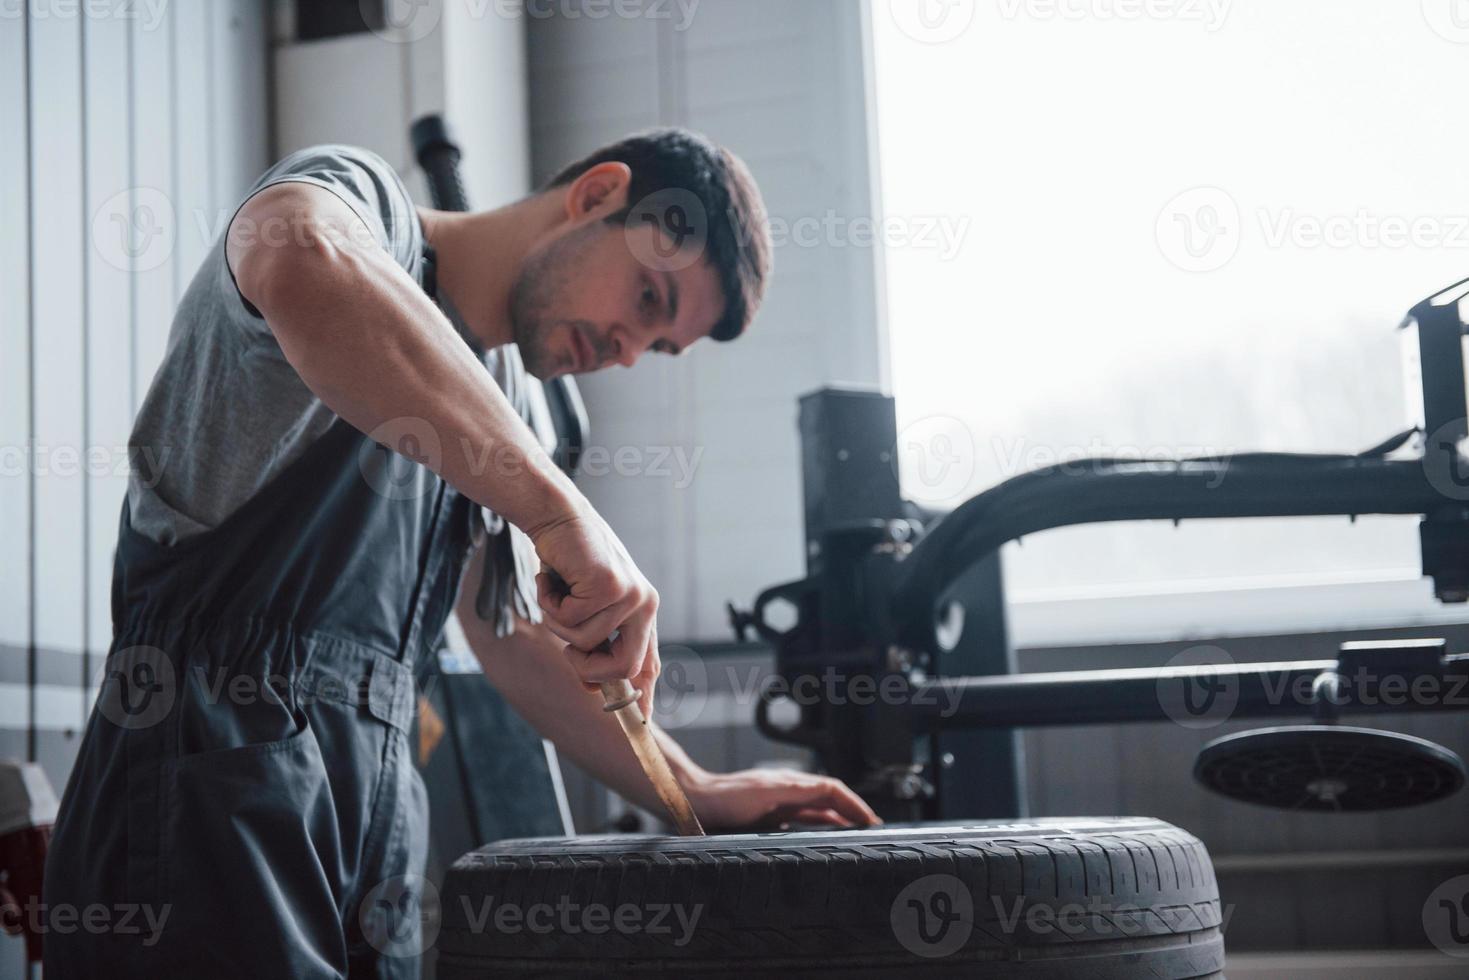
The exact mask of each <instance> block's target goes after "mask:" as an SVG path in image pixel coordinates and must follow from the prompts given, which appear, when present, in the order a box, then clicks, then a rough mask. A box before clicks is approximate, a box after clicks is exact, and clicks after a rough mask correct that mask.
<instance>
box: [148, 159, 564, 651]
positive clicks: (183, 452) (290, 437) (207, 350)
mask: <svg viewBox="0 0 1469 980" xmlns="http://www.w3.org/2000/svg"><path fill="white" fill-rule="evenodd" d="M286 182H304V183H310V184H315V185H317V186H319V187H323V188H325V189H326V190H329V191H331V192H332V193H334V194H336V195H337V196H338V197H340V198H341V199H342V200H343V201H345V202H346V203H347V204H348V205H349V206H350V207H351V208H352V209H353V210H354V211H356V212H357V214H358V216H359V217H360V218H361V219H362V220H363V222H364V223H365V224H366V225H367V227H368V228H369V229H370V230H371V231H372V234H373V235H374V236H375V237H376V239H377V240H378V242H380V243H381V244H382V247H383V248H384V249H385V250H386V251H387V252H388V254H390V255H391V256H392V257H393V259H394V261H396V262H397V263H398V265H400V266H401V267H402V268H403V269H404V270H405V271H407V272H408V274H409V275H411V276H413V277H414V278H415V279H417V278H419V276H420V274H421V269H420V265H421V263H422V261H423V229H422V226H421V225H420V223H419V220H418V213H417V211H416V210H415V209H414V206H413V201H412V199H411V198H410V197H409V195H408V191H407V189H406V188H405V187H404V186H403V182H402V181H401V180H400V179H399V178H398V175H397V174H396V173H394V172H393V169H392V168H391V167H390V166H388V164H387V163H386V162H385V161H384V160H383V159H382V158H381V157H379V156H377V155H376V154H374V153H371V152H369V151H367V150H363V149H359V148H357V147H351V146H340V145H326V146H314V147H310V148H308V149H305V150H301V151H299V152H296V153H293V154H291V155H290V156H288V157H286V158H285V159H283V160H281V161H280V162H279V163H277V164H276V165H275V166H273V167H271V168H270V170H268V171H266V173H265V175H264V176H262V177H261V178H260V180H259V181H257V182H256V184H255V186H254V187H252V188H251V189H250V192H249V193H248V194H246V196H245V199H246V200H248V199H249V197H250V196H251V195H253V194H255V193H257V192H258V191H260V190H262V189H264V188H265V187H269V186H271V185H273V184H279V183H286ZM241 203H242V204H243V201H242V202H241ZM440 307H441V309H443V310H444V312H445V314H446V315H447V316H448V317H449V319H450V322H451V323H453V324H454V326H455V327H456V328H457V329H458V330H459V331H460V332H461V334H463V333H466V331H465V327H464V324H463V321H462V319H461V318H460V317H459V315H458V313H457V311H455V310H454V309H453V307H452V304H450V303H448V302H447V301H445V300H442V299H441V302H440ZM484 361H485V365H486V368H487V369H488V370H489V371H490V374H491V375H492V376H493V377H494V378H495V380H496V382H497V383H498V384H499V385H500V387H501V390H503V391H504V392H505V393H506V395H507V397H509V398H510V400H511V403H512V404H513V405H514V406H515V408H516V410H517V411H519V412H520V414H521V417H522V418H523V419H525V420H526V421H527V422H528V423H530V424H531V425H532V426H533V427H534V428H535V429H536V430H537V432H538V435H539V436H540V437H541V439H542V442H543V443H547V442H548V437H549V442H550V443H554V434H551V433H548V432H547V431H546V427H545V422H546V421H547V418H546V416H545V414H544V412H543V411H542V410H541V409H542V406H543V396H542V395H541V392H540V391H539V390H537V385H536V383H535V381H534V379H532V378H530V377H529V376H528V375H527V374H526V373H525V370H524V367H523V365H522V364H521V360H520V354H519V351H518V350H517V349H516V348H515V347H514V345H510V346H507V347H501V348H496V349H495V350H492V351H490V352H488V353H486V354H485V355H484ZM336 418H337V416H336V414H335V413H334V412H333V411H332V410H331V409H330V408H328V407H327V406H326V405H325V404H323V403H322V401H321V399H319V398H317V397H316V395H315V394H314V393H312V391H311V390H310V389H309V388H307V387H306V384H305V382H303V381H302V380H301V377H300V375H298V374H297V373H296V370H295V368H293V367H291V365H290V363H289V362H288V361H287V360H286V357H285V354H284V353H283V352H282V351H281V348H280V344H279V343H277V341H276V339H275V335H274V334H273V333H272V332H271V330H270V327H269V326H268V325H267V324H266V322H265V321H264V320H262V319H261V318H260V317H259V316H258V315H257V314H256V313H255V312H254V311H253V310H252V309H251V308H250V307H249V306H248V304H247V303H246V302H245V301H244V299H243V298H242V297H241V296H240V293H239V290H238V289H237V288H236V287H235V283H234V279H233V277H232V276H231V275H230V270H229V267H228V265H227V263H226V261H225V240H224V236H223V235H221V236H220V239H219V240H218V241H216V242H215V243H214V246H213V247H212V248H211V249H210V250H209V253H208V255H206V256H205V258H204V261H203V263H202V264H201V266H200V267H199V271H198V272H197V273H196V274H195V275H194V279H193V281H192V282H191V283H190V284H189V288H188V290H187V291H186V292H185V293H184V296H183V299H182V300H181V301H180V303H179V307H178V310H177V312H176V313H175V314H174V318H173V324H172V327H171V328H170V330H169V337H168V347H167V350H166V353H165V354H164V357H163V362H162V364H160V365H159V368H158V372H157V374H155V375H154V378H153V383H152V385H151V386H150V387H149V389H148V394H147V396H146V397H145V398H144V400H143V405H142V408H141V409H140V410H139V412H138V417H137V419H136V421H135V422H134V425H133V432H132V436H131V437H130V438H129V440H128V442H129V450H130V458H131V459H132V461H133V467H132V472H131V475H130V477H129V482H128V503H129V506H130V509H131V515H132V524H133V527H134V529H135V530H137V531H138V532H140V533H142V534H144V535H146V536H147V537H149V538H151V539H153V540H154V541H158V542H160V543H162V544H166V545H171V544H175V543H177V542H179V541H183V540H185V539H186V538H189V537H191V536H193V535H196V534H199V533H201V532H203V531H205V530H208V529H210V528H213V527H215V526H217V525H218V524H219V523H220V522H222V521H223V520H224V519H225V518H226V517H228V516H229V515H230V514H232V513H234V511H235V510H236V509H237V508H239V507H240V505H241V504H243V503H244V502H245V501H247V500H249V499H250V498H251V497H252V496H254V495H255V493H257V492H258V491H259V490H260V489H261V488H262V487H264V486H265V485H266V484H267V483H269V482H270V481H271V480H272V479H273V478H274V477H275V476H276V475H278V474H279V473H280V472H281V471H282V470H284V469H285V468H286V467H288V466H290V465H291V463H292V462H294V461H295V460H296V459H297V458H299V457H300V456H301V454H302V453H304V452H305V451H306V449H307V447H308V446H310V445H311V443H312V442H314V441H315V440H316V439H317V438H318V437H320V436H321V435H322V434H323V433H325V432H326V430H327V428H328V427H329V426H330V425H331V424H332V423H333V422H334V421H335V420H336ZM538 423H539V424H538ZM484 516H485V520H486V524H487V526H488V527H489V528H490V531H491V533H492V534H495V533H498V534H500V535H503V536H505V537H506V540H504V541H502V542H499V544H500V545H501V546H500V547H493V546H492V547H489V548H487V549H486V555H487V556H488V558H487V562H488V563H490V564H491V565H492V567H488V568H487V569H486V571H487V572H490V573H492V574H489V575H486V579H487V581H488V580H490V579H492V578H493V580H494V581H495V582H496V583H497V585H496V588H497V589H498V590H499V592H500V594H499V595H498V596H494V597H492V596H485V595H484V594H483V593H482V599H483V600H484V601H482V602H481V614H482V615H486V618H495V619H497V620H503V622H500V623H499V624H498V625H500V626H502V627H504V630H503V631H506V632H508V630H509V626H510V622H509V617H506V616H504V612H505V610H506V609H507V608H510V607H507V606H506V603H512V604H513V608H515V610H516V611H517V612H519V613H520V614H521V615H523V616H525V617H526V618H529V619H532V620H537V619H538V618H539V617H538V615H537V610H536V608H535V601H534V594H533V593H528V589H529V588H531V587H533V586H531V585H530V584H529V583H528V582H526V581H524V576H525V573H526V570H527V569H529V571H530V573H531V574H533V571H534V563H533V561H532V558H531V555H532V554H533V552H532V551H530V550H529V548H528V542H526V541H524V540H516V539H517V538H522V539H523V536H521V535H520V532H519V531H518V530H516V529H514V528H512V527H509V526H508V525H505V524H504V522H503V521H499V520H497V519H496V518H495V517H494V515H491V514H488V513H486V514H485V515H484ZM516 566H519V568H517V567H516ZM517 571H519V572H520V573H521V574H520V575H519V576H517V574H516V572H517ZM517 578H520V579H521V582H520V583H519V585H520V587H519V588H518V589H517V588H516V579H517ZM517 592H518V593H521V595H519V596H516V595H515V593H517ZM526 594H528V595H529V600H528V601H526V600H525V595H526Z"/></svg>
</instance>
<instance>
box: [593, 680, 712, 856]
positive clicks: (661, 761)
mask: <svg viewBox="0 0 1469 980" xmlns="http://www.w3.org/2000/svg"><path fill="white" fill-rule="evenodd" d="M602 700H603V702H604V705H603V710H604V711H609V712H611V713H612V714H615V715H616V716H617V721H618V723H619V724H621V725H622V731H623V733H624V734H626V735H627V741H628V744H630V745H631V746H632V750H633V754H634V755H636V756H637V757H638V762H639V764H641V765H642V767H643V772H645V773H647V775H648V780H649V781H650V782H652V784H653V791H654V792H656V793H657V794H658V799H660V800H662V801H663V806H664V808H665V809H666V810H668V813H669V815H670V816H672V817H673V825H674V826H675V827H676V828H677V829H678V833H679V836H681V837H703V836H704V828H703V827H702V826H701V825H700V824H699V818H698V817H697V816H696V815H695V814H694V808H693V807H692V806H691V805H689V798H688V797H687V796H685V795H684V791H683V788H682V787H680V786H679V785H678V780H676V779H675V778H674V777H673V770H672V769H670V768H668V760H667V759H665V758H664V757H663V750H662V749H661V748H659V747H658V741H657V740H656V739H655V738H654V737H653V729H651V728H649V727H648V722H647V720H646V719H644V718H643V710H642V709H641V708H639V707H638V692H637V690H636V689H635V688H634V687H633V686H632V682H631V681H628V680H626V679H624V680H618V681H608V682H607V683H606V684H603V685H602Z"/></svg>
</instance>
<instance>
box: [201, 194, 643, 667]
mask: <svg viewBox="0 0 1469 980" xmlns="http://www.w3.org/2000/svg"><path fill="white" fill-rule="evenodd" d="M226 247H227V258H228V260H229V263H230V268H231V269H232V271H233V272H234V275H235V279H236V282H237V284H238V286H239V289H240V292H241V294H242V295H243V296H244V297H245V298H246V299H247V300H249V301H250V302H251V303H253V304H254V305H255V306H256V308H257V309H259V310H260V312H261V314H262V315H263V316H264V318H265V322H266V324H267V325H268V326H269V328H270V329H271V331H272V332H273V333H274V335H275V337H276V339H277V340H278V341H279V343H280V345H281V350H282V351H283V352H284V353H285V356H286V358H287V360H289V361H290V363H291V366H292V367H293V368H295V370H296V372H297V373H298V374H299V375H300V376H301V379H302V380H303V381H304V382H305V383H306V386H307V387H308V388H310V389H311V390H312V391H313V392H314V393H315V394H316V395H317V396H318V397H319V398H320V399H321V400H322V401H323V402H324V403H325V404H326V405H327V406H328V407H329V408H331V409H332V410H333V411H334V412H336V413H337V414H338V415H340V416H341V417H342V418H344V419H346V420H347V421H348V422H349V423H351V424H352V425H353V426H354V427H355V428H357V429H358V430H360V431H362V432H364V433H368V434H369V435H374V436H375V437H377V438H379V439H380V440H382V441H384V442H385V443H386V442H387V441H388V438H387V436H388V435H389V434H390V433H385V432H383V428H384V425H385V423H388V422H391V421H393V420H396V419H405V418H406V419H415V420H422V422H423V423H424V424H426V425H427V426H428V429H429V431H430V432H431V433H433V435H434V436H435V437H436V439H437V442H438V446H439V448H440V451H439V452H438V453H430V454H429V458H428V459H426V460H425V462H426V463H427V465H429V466H430V468H432V469H433V470H435V471H436V472H438V473H439V474H440V475H441V476H443V477H444V479H446V480H448V481H449V483H450V484H452V485H453V486H454V487H455V488H456V489H458V490H459V491H460V492H461V493H463V494H465V496H467V497H470V498H471V499H473V500H475V501H478V502H479V503H481V504H484V505H485V506H487V507H490V508H492V509H493V510H494V511H495V512H496V513H499V514H501V515H502V516H504V517H505V519H506V520H508V521H510V522H511V523H513V524H515V525H516V526H517V527H519V528H520V529H521V530H523V531H525V532H526V533H527V534H528V535H530V537H531V539H532V540H533V541H534V542H535V546H536V552H537V554H538V555H539V556H540V558H541V561H542V562H543V563H545V564H546V565H547V566H549V567H550V568H552V569H555V570H556V572H557V573H559V575H560V576H561V578H562V579H563V580H564V581H565V582H566V583H567V584H568V586H569V588H568V589H567V590H566V591H565V593H564V594H558V595H555V596H551V595H550V594H549V593H548V592H547V590H546V589H544V588H543V589H542V590H541V604H542V606H543V608H544V609H545V610H546V617H547V620H546V621H547V624H548V626H549V628H550V629H551V630H552V632H554V633H555V635H556V636H557V637H559V638H560V639H561V640H563V641H564V643H565V645H564V646H563V648H562V652H563V653H564V654H565V655H566V656H567V657H568V658H570V659H571V660H572V661H573V663H575V664H576V667H577V670H578V672H579V673H580V674H581V676H582V679H583V681H587V682H599V681H604V680H610V679H617V678H622V677H638V676H641V675H646V674H650V673H651V674H652V675H654V676H656V673H657V669H658V665H657V648H656V641H655V638H654V635H653V624H654V621H655V617H656V614H657V609H658V593H657V591H656V590H654V589H653V587H652V585H651V584H650V583H649V582H648V580H647V579H646V578H645V577H644V576H643V574H642V572H640V571H639V570H638V568H637V565H636V564H635V563H634V562H633V561H632V559H631V557H629V555H628V554H627V550H626V549H625V548H623V546H622V543H621V542H620V541H619V540H618V539H617V536H616V535H615V534H613V533H612V530H611V529H610V528H609V527H608V526H607V524H606V522H604V521H603V520H602V519H601V517H599V516H598V515H597V513H596V511H594V510H593V509H592V507H591V505H590V504H589V503H587V501H586V499H585V498H584V497H583V496H582V495H581V494H580V493H579V492H578V491H577V490H576V488H575V487H574V486H572V484H571V481H570V480H568V479H567V478H566V477H565V475H564V474H562V473H561V472H560V470H558V469H557V468H556V466H555V464H554V463H553V462H552V461H551V460H550V458H549V457H548V456H547V455H546V453H545V452H544V450H543V449H542V448H541V445H540V443H539V442H538V441H537V440H536V438H535V436H534V434H533V433H532V432H531V431H530V429H529V427H528V426H526V424H525V423H524V422H523V421H522V420H521V419H520V417H519V415H518V414H517V413H516V412H515V410H514V408H513V407H512V406H511V405H510V403H509V401H508V400H507V399H506V398H505V396H504V394H503V393H502V392H501V391H500V389H499V388H498V387H497V386H496V385H495V383H494V381H493V380H492V379H491V378H490V376H489V374H488V372H486V371H485V369H484V366H483V365H482V364H480V363H479V361H478V360H477V359H476V358H475V357H474V355H473V353H471V351H470V350H469V348H468V347H467V346H466V345H465V344H464V343H463V341H462V340H460V338H459V337H458V335H457V334H456V333H455V331H454V328H453V327H452V326H451V325H450V323H449V321H448V320H447V319H446V318H445V317H444V315H443V313H441V312H440V311H439V309H438V307H437V306H435V305H434V303H433V302H432V301H431V300H430V299H429V298H428V297H427V296H426V295H425V294H424V292H423V290H422V289H420V288H419V287H418V284H417V283H415V282H414V281H413V279H412V277H410V276H409V275H408V274H407V273H406V272H405V271H404V270H403V269H402V268H401V267H399V266H398V264H397V263H396V262H395V261H393V259H392V257H391V256H390V255H388V253H387V252H386V251H384V249H383V248H382V247H381V245H380V243H379V242H378V241H377V240H376V238H375V237H374V236H373V235H372V234H371V233H370V232H369V230H368V228H367V226H366V225H365V223H364V222H363V220H362V219H361V218H360V217H359V216H358V215H357V213H356V212H355V211H353V210H352V209H351V207H349V206H348V205H347V203H346V202H345V201H343V200H342V199H341V198H339V197H337V196H336V195H335V194H333V193H332V192H330V191H328V190H326V189H324V188H321V187H317V186H315V185H312V184H308V183H304V182H287V183H282V184H277V185H274V186H271V187H267V188H266V189H264V190H262V191H260V192H259V193H257V194H255V195H254V196H252V197H251V198H250V200H249V201H247V202H246V203H245V205H244V206H243V207H242V208H241V209H240V211H239V213H238V214H236V215H235V218H234V220H233V221H232V222H231V224H230V229H229V231H228V233H227V242H226ZM388 428H389V429H391V427H388ZM389 448H392V449H398V448H400V447H398V446H393V445H390V446H389ZM614 632H615V633H616V634H617V640H616V641H615V642H614V643H613V644H612V648H611V652H610V655H609V656H604V657H596V658H589V657H588V656H587V654H586V651H589V650H592V649H594V648H595V647H597V646H598V644H601V643H602V642H604V641H605V640H606V639H607V638H608V637H609V636H610V635H612V634H613V633H614Z"/></svg>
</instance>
